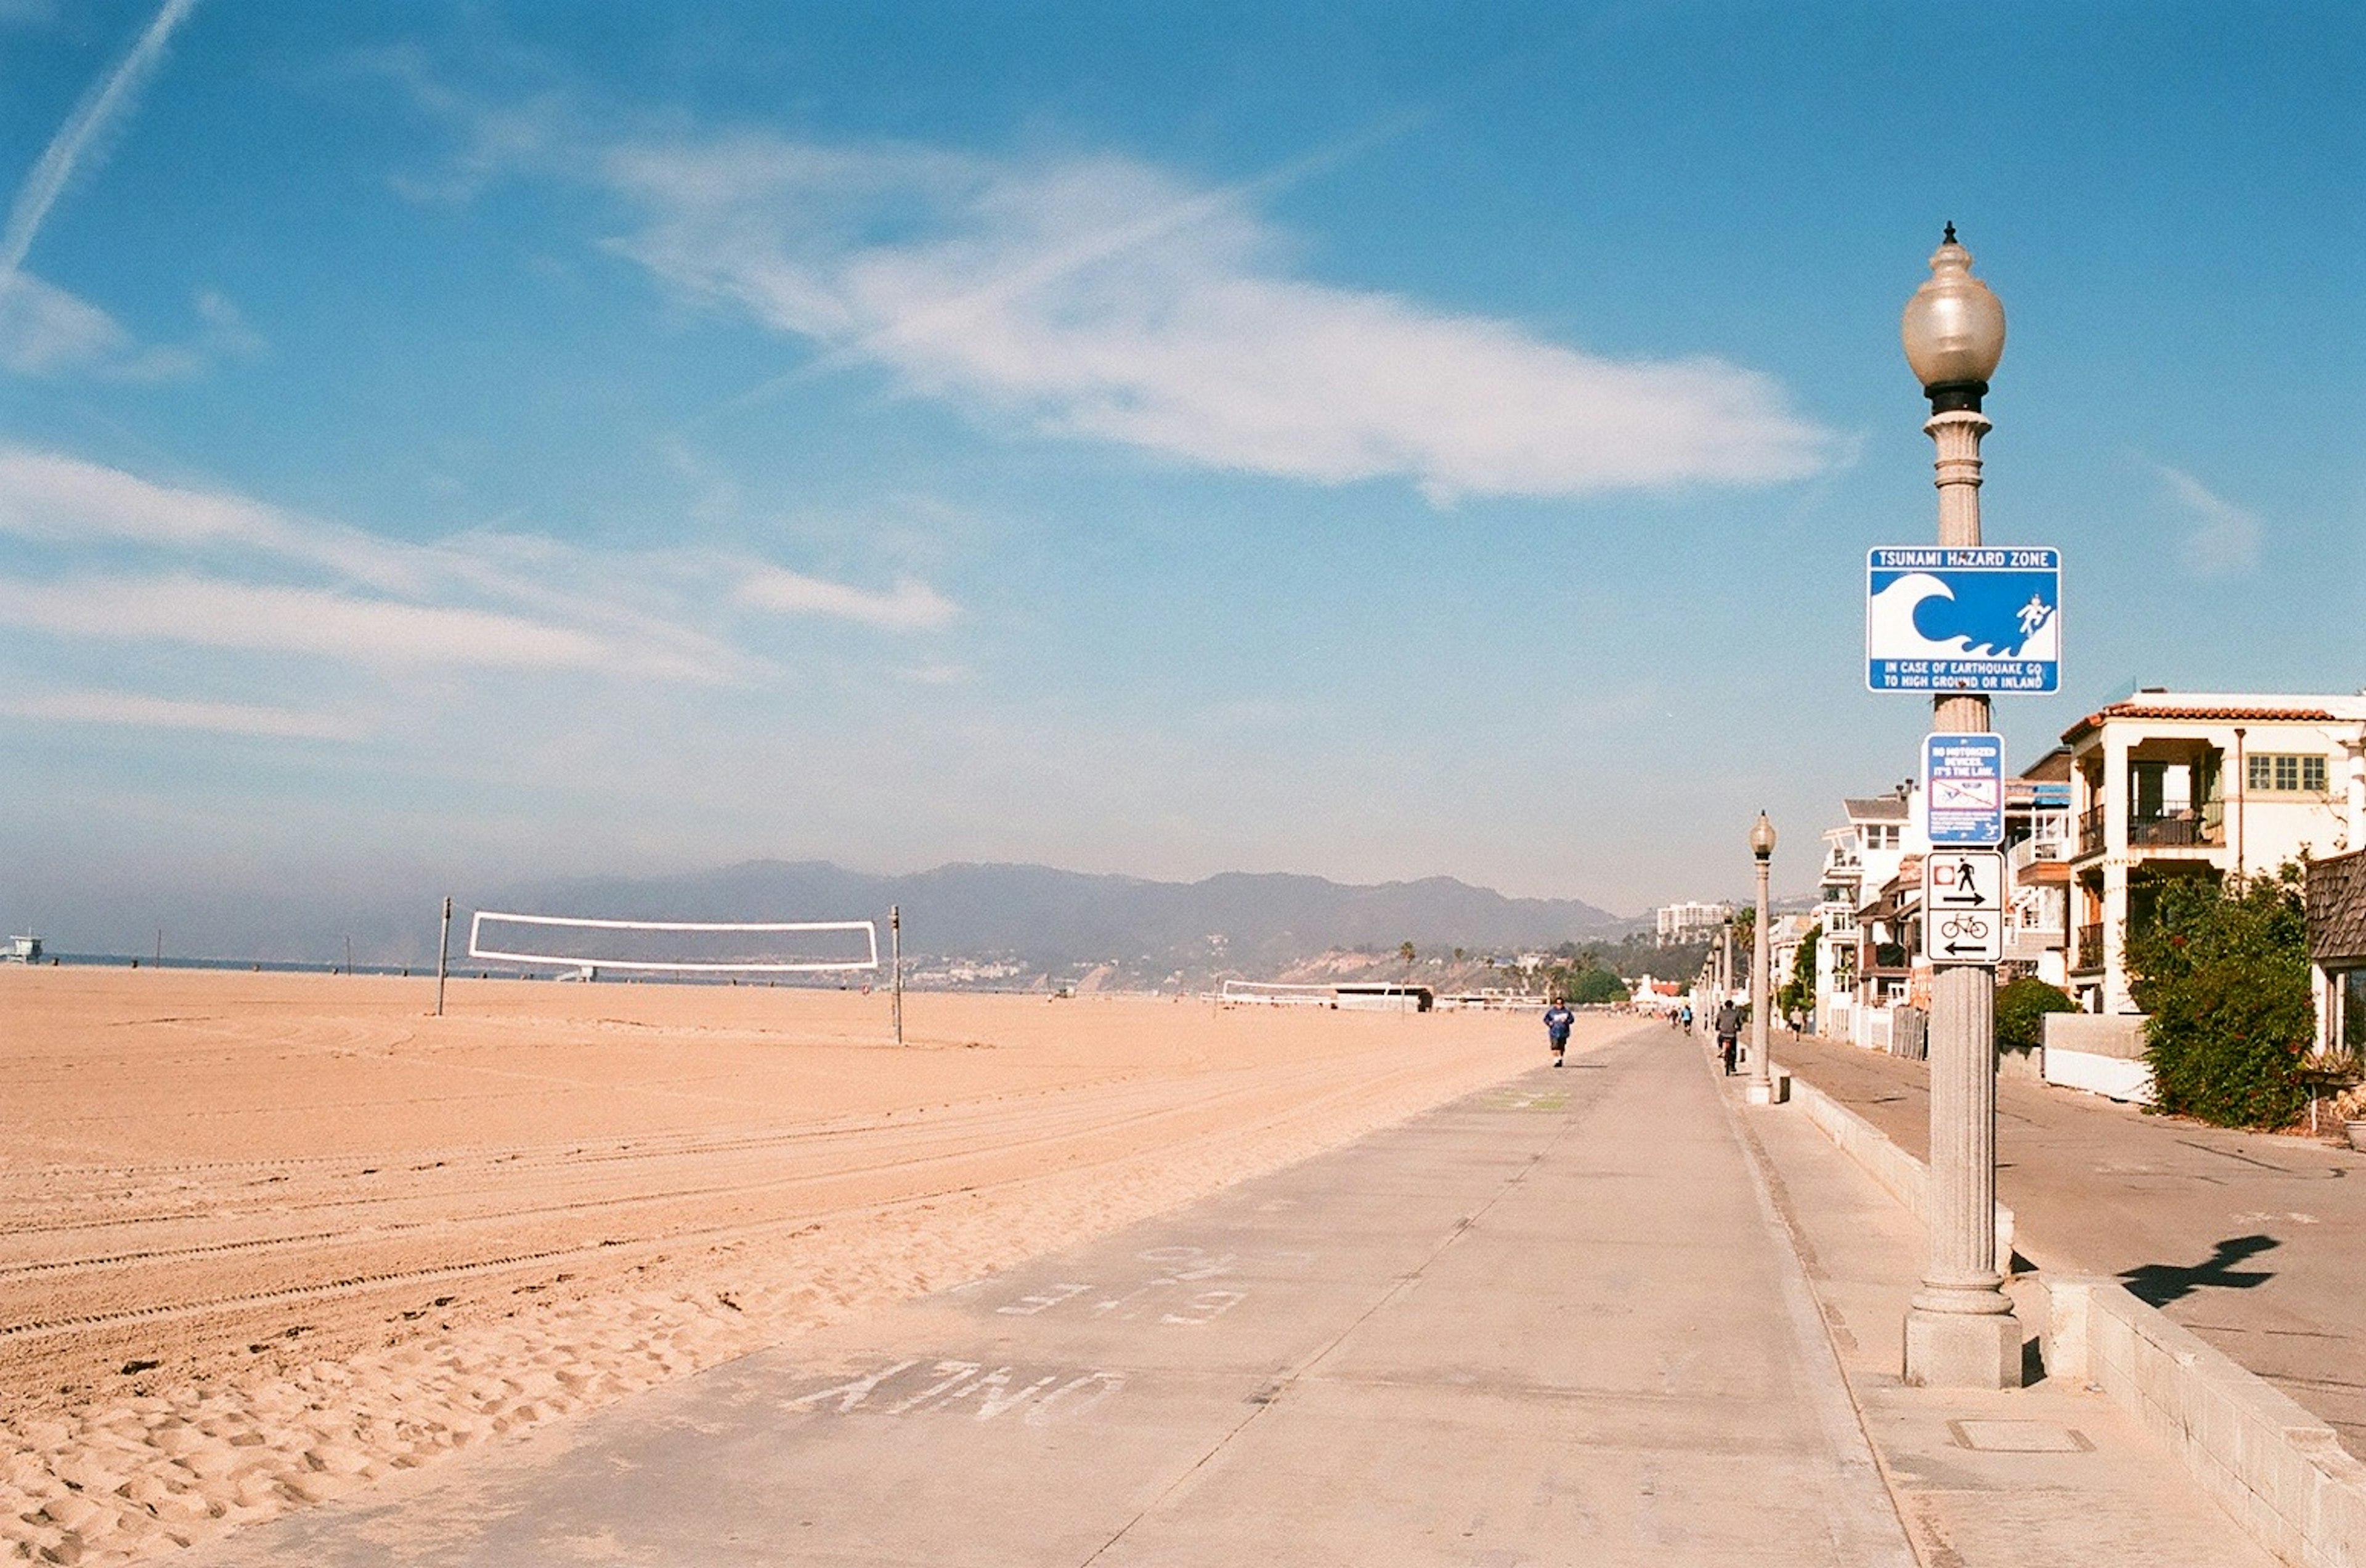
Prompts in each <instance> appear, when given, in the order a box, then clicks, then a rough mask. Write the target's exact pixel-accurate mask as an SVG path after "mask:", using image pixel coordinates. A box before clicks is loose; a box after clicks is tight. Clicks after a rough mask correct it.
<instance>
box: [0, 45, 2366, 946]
mask: <svg viewBox="0 0 2366 1568" xmlns="http://www.w3.org/2000/svg"><path fill="white" fill-rule="evenodd" d="M1943 62H1944V66H1943ZM2361 66H2366V19H2361V15H2360V11H2359V10H2358V8H2356V7H2354V6H2333V5H2326V6H2223V5H2222V6H2176V5H2141V6H2139V5H2125V6H2104V5H2094V6H2036V5H2009V4H2008V5H1996V6H1985V7H1980V8H1978V9H1977V11H1974V12H1965V11H1963V10H1961V9H1960V8H1926V7H1899V6H1870V5H1868V6H1683V5H1662V6H1649V5H1613V6H1594V7H1588V6H1569V5H1557V6H1512V5H1505V6H1489V7H1470V6H1449V5H1442V4H1441V5H1436V6H1419V5H1389V6H1363V7H1340V6H1319V7H1310V6H1288V5H1275V4H1260V5H1256V6H1246V5H1244V6H1222V5H1195V6H1173V7H1164V8H1160V7H1146V6H1110V7H1087V6H1025V5H1018V4H996V5H942V4H937V5H926V6H918V5H916V6H898V5H889V4H874V5H860V6H857V5H847V6H830V5H823V4H806V5H800V6H778V5H757V4H738V5H733V4H690V3H685V4H682V5H677V6H638V5H626V4H621V3H619V4H597V5H595V4H581V5H565V6H562V5H556V4H544V5H517V4H511V5H502V4H491V3H482V0H479V3H470V4H454V5H438V4H434V3H429V0H406V3H402V4H375V5H374V4H366V3H359V4H351V5H342V6H299V5H293V4H284V3H283V4H259V3H254V0H247V3H241V0H195V3H194V4H192V3H188V0H172V3H171V4H167V5H164V6H161V7H160V6H157V5H155V4H152V3H141V4H116V3H114V0H88V3H70V0H56V3H54V4H44V3H42V0H0V82H5V83H6V92H5V93H0V190H6V189H8V188H9V187H10V185H11V183H12V182H13V194H12V195H11V197H10V200H11V207H10V209H9V219H8V224H7V228H6V231H5V233H0V550H5V559H0V733H5V735H6V749H5V752H0V789H5V796H6V814H5V821H0V854H5V856H6V865H7V867H8V872H7V874H6V879H5V883H0V921H5V922H6V923H10V924H12V925H14V926H15V927H17V928H18V929H21V928H22V927H23V926H24V925H25V924H27V923H28V922H30V923H33V924H37V925H40V926H42V927H44V928H46V929H50V930H52V931H55V932H56V933H57V940H58V941H59V942H61V943H62V944H71V943H73V942H88V943H91V944H105V943H107V942H116V943H123V942H135V941H136V937H135V936H134V935H130V934H126V933H136V932H139V931H142V930H144V928H145V925H146V923H147V922H148V920H149V919H151V916H152V913H153V910H154V908H156V907H157V906H159V905H160V904H162V903H168V902H169V901H170V899H171V898H172V897H175V896H176V895H175V890H176V889H178V890H183V891H184V892H186V890H187V889H190V888H198V887H210V888H216V889H231V888H242V889H247V890H250V891H253V892H255V893H257V894H267V895H268V896H271V897H289V898H305V899H311V900H314V901H316V902H326V903H328V904H331V905H333V903H334V902H335V901H336V900H337V899H338V898H341V897H358V896H359V894H358V893H357V892H356V891H355V890H359V889H367V888H371V887H378V886H402V887H405V888H409V887H411V886H416V887H419V888H422V889H425V888H431V887H432V888H438V889H441V888H445V887H449V888H450V889H451V890H453V891H456V892H458V893H460V894H462V895H463V896H464V897H466V896H467V895H468V893H469V892H470V891H471V889H472V888H477V887H483V886H493V885H496V884H500V883H506V882H511V881H513V880H515V879H517V878H520V877H531V876H538V875H543V874H558V873H568V872H588V871H640V870H649V871H655V870H670V869H678V868H687V867H694V866H699V865H704V864H709V863H722V862H727V861H731V860H737V859H741V858H745V857H749V856H755V855H779V856H787V857H795V858H803V857H817V858H827V859H834V860H838V861H839V862H841V863H847V864H850V865H854V866H857V867H861V868H863V869H870V870H882V871H891V870H900V869H912V868H918V867H922V866H926V865H930V864H934V863H940V862H943V861H947V860H1003V859H1014V860H1032V861H1042V862H1046V863H1053V864H1058V865H1063V866H1070V867H1076V868H1079V869H1087V870H1107V871H1119V872H1126V873H1132V874H1141V875H1147V876H1158V877H1192V876H1199V875H1204V874H1210V873H1213V872H1216V871H1221V870H1228V869H1254V870H1268V869H1271V870H1292V871H1303V872H1313V873H1317V874H1324V875H1329V876H1333V877H1335V878H1339V879H1341V880H1347V881H1372V880H1381V879H1387V878H1392V877H1403V876H1417V875H1425V874H1437V873H1444V874H1453V875H1457V876H1460V877H1463V878H1465V879H1467V880H1470V881H1473V882H1478V883H1482V884H1488V885H1492V886H1498V887H1501V888H1503V889H1504V890H1505V891H1508V892H1513V893H1519V894H1534V895H1550V896H1564V897H1583V898H1585V899H1588V900H1590V901H1592V902H1594V903H1596V904H1599V905H1603V906H1605V907H1607V908H1612V909H1615V910H1618V911H1621V912H1631V911H1635V910H1638V909H1640V908H1644V907H1645V906H1648V905H1650V904H1652V903H1656V902H1660V901H1663V900H1667V899H1670V898H1675V897H1696V896H1715V895H1728V894H1732V893H1735V892H1738V891H1740V890H1741V888H1742V887H1743V886H1746V880H1747V871H1748V856H1747V850H1746V848H1745V846H1744V841H1743V837H1744V834H1745V832H1746V830H1747V829H1748V825H1749V823H1750V821H1751V819H1752V817H1753V816H1754V814H1755V813H1756V811H1757V810H1758V809H1759V808H1760V807H1765V808H1766V809H1767V810H1769V811H1770V812H1771V813H1772V814H1773V815H1774V817H1775V820H1776V822H1777V824H1778V826H1779V827H1780V828H1781V829H1783V830H1784V832H1785V835H1786V837H1785V840H1784V845H1783V848H1782V849H1781V850H1780V851H1778V853H1777V860H1776V863H1777V875H1776V885H1777V887H1778V889H1783V890H1791V889H1797V888H1801V887H1804V886H1807V885H1808V882H1809V881H1810V880H1811V879H1812V877H1813V874H1814V869H1815V853H1814V847H1813V846H1814V843H1815V835H1816V833H1817V832H1818V831H1820V829H1823V828H1825V827H1827V826H1829V825H1831V822H1832V820H1833V819H1834V816H1835V812H1836V807H1837V802H1838V799H1839V797H1840V796H1842V795H1848V794H1863V793H1869V792H1871V791H1874V790H1876V789H1879V788H1881V787H1884V786H1886V785H1887V784H1890V783H1892V782H1894V781H1896V780H1897V779H1898V778H1902V777H1904V776H1905V775H1906V774H1907V773H1910V771H1911V769H1912V767H1913V763H1914V757H1915V744H1916V739H1917V737H1918V736H1919V735H1920V734H1921V730H1922V729H1923V728H1925V727H1926V724H1927V718H1928V712H1927V707H1926V706H1925V705H1924V704H1922V703H1921V702H1920V701H1918V700H1916V699H1914V698H1912V697H1903V696H1875V695H1872V694H1867V693H1866V692H1865V690H1864V666H1863V648H1862V626H1863V622H1862V609H1861V596H1862V593H1863V582H1864V579H1863V562H1864V552H1865V549H1866V548H1867V547H1869V546H1872V545H1875V544H1884V543H1900V542H1914V541H1919V540H1922V539H1925V538H1928V537H1929V536H1931V532H1932V526H1933V521H1932V520H1933V502H1932V491H1931V489H1930V484H1929V475H1930V468H1929V464H1930V446H1929V443H1928V441H1927V439H1926V438H1925V437H1924V436H1923V435H1922V434H1921V430H1920V423H1921V417H1922V412H1923V411H1922V410H1921V404H1920V400H1919V397H1918V393H1917V389H1916V388H1915V386H1914V385H1913V383H1912V380H1911V378H1910V376H1909V374H1908V372H1907V371H1906V369H1905V367H1904V363H1903V360H1902V358H1901V356H1900V355H1899V352H1898V341H1897V320H1898V310H1899V308H1900V307H1901V306H1902V304H1903V302H1904V300H1905V299H1906V297H1907V296H1908V294H1910V292H1911V291H1912V289H1913V288H1914V287H1915V285H1916V284H1917V283H1918V282H1919V281H1920V279H1921V277H1922V276H1925V274H1924V262H1925V259H1926V257H1927V256H1928V254H1929V253H1930V251H1931V249H1932V246H1933V245H1934V244H1935V243H1936V241H1937V239H1938V231H1939V227H1940V225H1941V223H1942V222H1944V221H1946V220H1954V221H1955V223H1957V224H1958V225H1959V226H1960V228H1961V230H1962V232H1963V235H1964V237H1965V239H1966V243H1968V244H1969V245H1970V246H1971V248H1972V250H1973V252H1974V253H1975V254H1976V256H1977V270H1978V271H1979V273H1980V275H1981V276H1984V277H1986V278H1988V279H1989V281H1990V282H1991V283H1992V284H1993V285H1994V287H1995V288H1997V289H1998V291H1999V293H2000V295H2001V297H2002V298H2003V299H2004V302H2005V306H2006V309H2007V311H2008V315H2009V319H2010V328H2011V339H2010V345H2009V347H2008V349H2007V352H2006V355H2005V360H2004V364H2003V367H2002V368H2001V370H2000V373H1999V375H1998V377H1997V378H1996V384H1995V390H1994V392H1993V393H1992V395H1991V397H1990V399H1989V413H1990V415H1991V417H1992V418H1993V419H1994V420H1995V421H1996V424H1997V429H1996V431H1995V433H1994V434H1992V435H1991V436H1990V437H1989V443H1988V449H1987V456H1988V457H1989V472H1988V479H1989V484H1988V487H1987V490H1986V492H1985V499H1986V507H1987V525H1988V536H1989V539H1990V540H1991V541H1994V542H2001V543H2024V544H2048V545H2056V546H2059V547H2061V548H2062V549H2063V550H2064V552H2065V557H2066V578H2067V586H2066V591H2065V608H2064V619H2063V626H2064V639H2065V645H2066V647H2065V669H2066V680H2065V689H2064V691H2063V693H2062V694H2061V695H2060V696H2058V697H2053V698H2017V699H2011V700H2008V701H2001V702H2000V704H1999V713H1998V724H1999V728H2000V729H2002V730H2003V731H2004V733H2005V735H2006V736H2007V738H2008V740H2009V743H2010V746H2011V757H2012V758H2013V759H2014V760H2016V761H2026V760H2028V759H2030V758H2033V757H2034V756H2035V755H2036V754H2037V752H2038V751H2040V750H2043V749H2044V748H2045V746H2046V745H2048V744H2049V743H2050V742H2051V740H2052V739H2053V738H2054V737H2055V736H2056V734H2057V733H2058V732H2059V731H2060V730H2061V729H2062V728H2064V727H2065V726H2067V724H2068V723H2069V722H2070V721H2072V720H2073V719H2075V718H2076V717H2077V716H2079V714H2080V713H2082V712H2085V711H2087V710H2089V709H2090V708H2091V707H2093V706H2095V705H2099V704H2101V703H2102V702H2105V701H2108V700H2111V699H2112V698H2113V697H2115V696H2118V695H2120V694H2124V692H2125V691H2126V690H2128V689H2129V688H2130V687H2132V686H2134V685H2136V684H2166V685H2170V686H2186V687H2199V688H2208V689H2222V690H2223V689H2256V690H2270V691H2272V690H2292V691H2348V690H2352V689H2355V688H2357V687H2358V686H2359V685H2360V683H2361V682H2366V657H2361V655H2366V617H2361V616H2360V614H2359V611H2360V594H2359V591H2358V586H2357V585H2358V584H2359V582H2360V567H2361V564H2366V563H2361V559H2360V553H2361V545H2360V541H2361V537H2366V536H2361V530H2360V522H2361V520H2366V519H2361V516H2360V513H2361V510H2366V483H2361V464H2360V457H2359V456H2358V453H2359V449H2360V443H2359V441H2358V437H2357V433H2358V430H2359V428H2360V416H2361V414H2366V407H2361V401H2366V399H2361V394H2360V387H2361V377H2360V371H2361V369H2366V363H2361V361H2366V336H2362V335H2361V333H2360V331H2359V328H2358V324H2357V321H2358V317H2357V299H2358V291H2359V288H2360V283H2361V281H2366V274H2362V271H2361V267H2360V261H2359V257H2360V254H2361V244H2360V242H2361V239H2366V236H2361V233H2360V209H2361V201H2360V197H2361V196H2366V191H2362V190H2361V188H2360V186H2361V175H2360V171H2361V169H2366V115H2360V114H2359V113H2358V112H2357V109H2356V87H2355V84H2356V80H2357V77H2358V73H2359V72H2360V67H2361ZM765 913H775V914H777V913H781V912H777V911H766V912H765Z"/></svg>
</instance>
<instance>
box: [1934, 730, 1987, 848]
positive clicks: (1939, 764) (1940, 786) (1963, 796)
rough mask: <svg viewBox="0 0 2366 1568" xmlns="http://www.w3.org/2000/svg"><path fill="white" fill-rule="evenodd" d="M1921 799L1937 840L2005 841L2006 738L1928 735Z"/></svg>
mask: <svg viewBox="0 0 2366 1568" xmlns="http://www.w3.org/2000/svg"><path fill="white" fill-rule="evenodd" d="M1922 799H1923V801H1924V803H1925V805H1924V810H1925V811H1926V812H1927V813H1928V815H1929V818H1930V821H1929V824H1928V826H1929V829H1930V835H1931V842H1932V843H1933V844H1938V845H1946V844H1972V845H1977V846H1980V847H1982V848H1987V847H1989V846H1992V845H1996V844H2000V843H2002V842H2004V737H2003V736H2001V735H1989V734H1984V733H1983V734H1969V735H1962V734H1957V735H1950V734H1944V733H1942V734H1935V735H1926V736H1924V737H1923V738H1922Z"/></svg>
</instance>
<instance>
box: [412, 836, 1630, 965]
mask: <svg viewBox="0 0 2366 1568" xmlns="http://www.w3.org/2000/svg"><path fill="white" fill-rule="evenodd" d="M485 902H486V907H487V908H502V909H508V910H513V911H518V912H526V913H542V914H566V915H579V916H585V915H598V916H603V917H606V918H610V919H675V920H734V921H752V920H800V919H879V920H880V921H881V922H882V927H883V931H882V935H883V938H884V919H885V916H886V914H887V910H888V908H889V907H890V906H891V905H893V906H897V907H900V908H901V909H902V911H903V927H904V951H905V953H906V954H907V958H911V959H914V960H918V961H925V960H927V959H929V958H935V959H939V960H943V959H951V958H956V957H958V958H969V959H983V958H997V959H1002V960H1004V961H1006V962H1008V964H1011V965H1014V966H1016V967H1017V968H1018V969H1021V970H1024V971H1027V972H1028V973H1029V974H1031V975H1032V974H1053V975H1056V974H1057V973H1059V972H1060V971H1062V970H1064V969H1072V968H1076V967H1077V966H1081V965H1091V964H1113V965H1115V966H1116V969H1117V971H1118V972H1119V973H1120V974H1121V975H1122V976H1126V977H1129V978H1135V979H1150V980H1156V979H1159V978H1164V977H1166V976H1169V975H1172V974H1177V973H1181V974H1185V975H1189V976H1201V975H1207V974H1211V973H1223V972H1231V973H1239V974H1245V975H1249V976H1262V975H1269V974H1273V973H1276V972H1279V970H1281V969H1283V968H1285V967H1287V966H1289V965H1290V964H1294V963H1298V962H1301V961H1302V960H1304V959H1307V958H1309V957H1313V956H1314V955H1316V954H1319V953H1325V952H1330V951H1334V950H1339V949H1355V948H1379V949H1384V950H1391V951H1392V950H1394V949H1395V948H1396V947H1397V946H1398V944H1400V943H1402V942H1412V943H1414V946H1415V947H1416V949H1418V950H1420V951H1421V952H1423V953H1433V952H1437V951H1440V950H1443V949H1445V948H1448V947H1460V948H1465V949H1468V950H1470V951H1471V952H1473V953H1481V952H1488V951H1499V952H1504V953H1512V952H1517V951H1521V950H1528V949H1539V948H1550V947H1554V946H1558V945H1559V944H1560V943H1562V942H1577V941H1583V940H1586V939H1588V938H1593V937H1600V936H1604V935H1607V934H1615V933H1616V932H1617V931H1621V930H1623V929H1626V928H1628V927H1630V926H1631V925H1632V924H1633V922H1632V921H1629V920H1622V919H1620V918H1619V917H1617V916H1616V915H1612V914H1610V913H1609V912H1607V911H1606V910H1603V909H1599V908H1595V907H1594V906H1593V905H1591V904H1587V903H1583V902H1582V901H1580V900H1577V899H1574V898H1512V897H1505V896H1504V895H1503V894H1501V893H1497V892H1494V891H1493V890H1492V889H1489V888H1484V887H1473V886H1470V884H1468V883H1465V882H1460V881H1457V880H1456V879H1454V878H1453V877H1448V876H1433V877H1425V878H1423V879H1422V880H1420V881H1416V882H1388V883H1381V884H1379V885H1378V886H1349V885H1346V884H1342V883H1336V882H1332V881H1329V880H1327V879H1326V878H1324V877H1320V876H1300V875H1292V874H1283V873H1250V872H1227V873H1224V874H1221V875H1216V876H1211V877H1207V878H1205V879H1204V880H1201V881H1199V882H1154V881H1149V880H1146V879H1144V878H1141V877H1132V876H1120V875H1111V874H1091V873H1085V872H1074V871H1059V870H1055V869H1053V868H1052V867H1050V866H1041V865H996V864H965V863H964V864H952V865H942V866H939V867H937V868H936V869H934V870H932V871H923V872H915V873H911V874H906V875H897V876H882V875H874V874H867V873H863V872H856V871H849V870H846V869H845V868H844V867H842V866H838V865H833V864H831V863H828V862H826V861H772V860H760V861H748V862H743V863H740V864H738V865H731V866H725V867H722V868H720V869H717V870H712V871H703V872H695V873H690V874H680V875H670V876H654V877H576V878H569V879H567V880H564V881H552V882H544V883H537V884H532V885H527V886H518V887H515V888H513V889H510V890H508V891H506V892H505V893H503V894H501V896H500V897H494V898H488V899H487V900H486V901H485ZM457 944H458V942H457V938H456V941H455V945H457Z"/></svg>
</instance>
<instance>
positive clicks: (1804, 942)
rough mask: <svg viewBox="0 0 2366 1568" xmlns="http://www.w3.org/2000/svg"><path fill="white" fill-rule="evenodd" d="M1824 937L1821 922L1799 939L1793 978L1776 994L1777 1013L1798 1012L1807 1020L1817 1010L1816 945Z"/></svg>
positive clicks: (1792, 967) (1792, 960) (1793, 956)
mask: <svg viewBox="0 0 2366 1568" xmlns="http://www.w3.org/2000/svg"><path fill="white" fill-rule="evenodd" d="M1823 935H1824V925H1823V922H1822V921H1821V920H1819V921H1817V922H1816V923H1815V924H1814V925H1812V926H1809V927H1808V934H1807V935H1805V936H1803V937H1801V938H1800V939H1799V951H1798V952H1797V953H1794V954H1793V955H1792V957H1791V977H1790V978H1789V979H1788V980H1786V981H1784V982H1783V988H1782V989H1781V990H1779V991H1777V992H1775V1011H1776V1012H1779V1013H1784V1014H1789V1013H1792V1012H1797V1013H1798V1014H1799V1015H1800V1016H1801V1017H1802V1018H1805V1017H1807V1016H1808V1015H1809V1014H1811V1013H1813V1012H1814V1011H1815V1010H1816V944H1817V943H1818V942H1820V941H1821V940H1822V939H1823Z"/></svg>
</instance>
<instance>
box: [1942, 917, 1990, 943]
mask: <svg viewBox="0 0 2366 1568" xmlns="http://www.w3.org/2000/svg"><path fill="white" fill-rule="evenodd" d="M1939 935H1940V937H1941V938H1942V939H1943V940H1944V941H1947V942H1986V941H1987V940H1988V937H1989V921H1988V917H1987V916H1985V915H1950V916H1948V917H1947V918H1946V919H1944V920H1943V921H1941V922H1940V924H1939Z"/></svg>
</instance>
